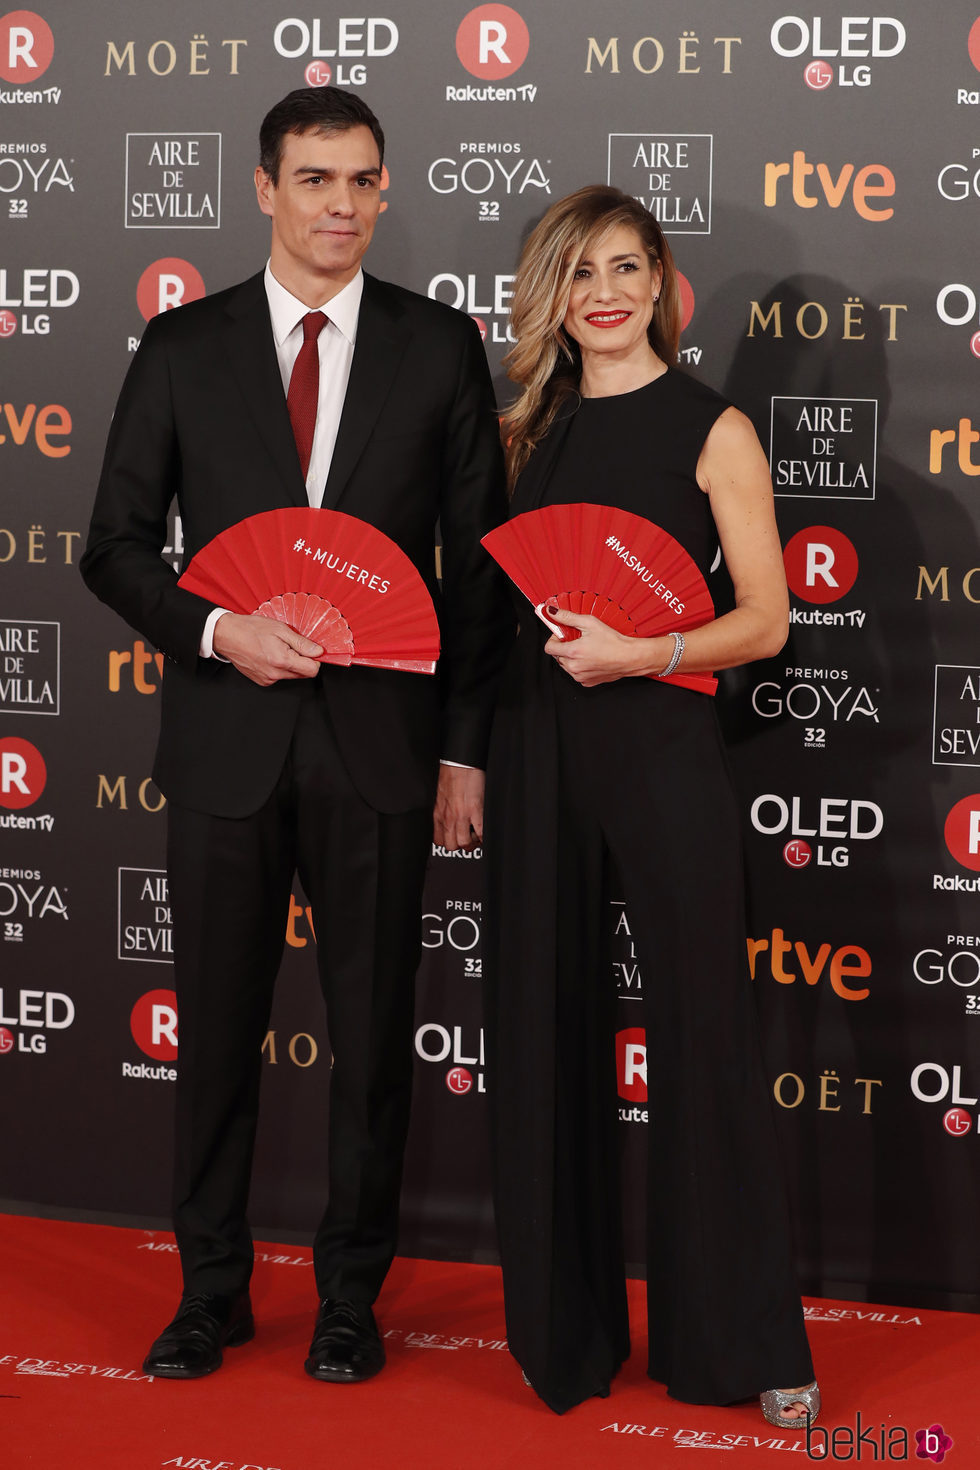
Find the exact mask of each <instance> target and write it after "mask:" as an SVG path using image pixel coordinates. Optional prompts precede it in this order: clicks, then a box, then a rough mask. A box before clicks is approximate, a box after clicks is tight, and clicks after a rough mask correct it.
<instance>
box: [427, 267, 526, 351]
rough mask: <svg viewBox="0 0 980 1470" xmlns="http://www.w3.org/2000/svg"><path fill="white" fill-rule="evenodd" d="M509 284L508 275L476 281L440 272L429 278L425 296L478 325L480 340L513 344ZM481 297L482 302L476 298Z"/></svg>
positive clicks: (472, 275) (472, 276)
mask: <svg viewBox="0 0 980 1470" xmlns="http://www.w3.org/2000/svg"><path fill="white" fill-rule="evenodd" d="M513 284H514V277H513V276H512V275H509V276H504V275H495V276H490V277H489V278H480V277H477V276H476V275H475V274H470V275H467V276H457V275H454V274H453V273H452V272H451V271H443V272H442V274H441V275H438V276H433V277H432V279H431V280H430V282H429V286H428V291H427V295H429V296H430V297H431V298H432V300H433V301H445V302H447V303H448V305H449V306H454V307H455V308H456V310H457V311H466V312H468V313H469V315H470V316H471V317H473V318H474V320H475V321H476V323H477V325H478V326H479V328H480V332H481V335H482V336H483V339H484V341H487V340H489V341H491V342H501V343H513V342H516V341H517V338H516V337H515V336H514V334H513V331H512V330H511V325H510V302H511V297H512V296H513V294H514V292H513V289H512V288H513ZM481 296H482V297H483V298H484V299H483V301H480V299H479V298H480V297H481ZM488 317H489V318H490V320H489V321H488V320H487V318H488Z"/></svg>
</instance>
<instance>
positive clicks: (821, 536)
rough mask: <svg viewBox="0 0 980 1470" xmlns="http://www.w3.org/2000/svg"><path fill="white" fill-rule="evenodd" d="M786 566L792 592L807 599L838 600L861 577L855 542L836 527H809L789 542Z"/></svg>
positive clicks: (812, 600)
mask: <svg viewBox="0 0 980 1470" xmlns="http://www.w3.org/2000/svg"><path fill="white" fill-rule="evenodd" d="M783 565H784V566H785V568H786V580H787V582H788V583H789V587H790V591H791V592H793V593H794V594H795V595H796V596H797V597H799V598H802V600H803V601H804V602H816V603H824V602H837V601H838V599H839V598H841V597H845V596H846V595H847V593H848V592H850V590H851V588H852V587H853V586H854V583H855V581H856V580H857V574H858V556H857V552H856V551H855V549H854V545H853V543H852V542H851V541H849V540H848V538H847V537H846V536H845V535H844V533H843V532H842V531H838V530H837V529H836V528H835V527H833V526H807V527H806V528H805V529H804V530H802V531H797V533H796V535H795V536H793V537H791V538H790V540H789V541H787V543H786V549H785V550H784V552H783Z"/></svg>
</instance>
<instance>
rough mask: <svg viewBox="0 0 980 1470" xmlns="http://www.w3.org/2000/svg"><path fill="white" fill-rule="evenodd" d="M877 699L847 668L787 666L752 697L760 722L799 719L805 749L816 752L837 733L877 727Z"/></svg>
mask: <svg viewBox="0 0 980 1470" xmlns="http://www.w3.org/2000/svg"><path fill="white" fill-rule="evenodd" d="M828 616H830V615H828ZM877 698H878V691H877V689H871V688H870V687H869V686H868V685H867V684H857V683H855V682H853V681H852V679H851V676H850V673H849V671H848V670H847V669H838V668H829V667H825V668H792V667H787V668H785V669H784V670H783V673H782V677H781V678H778V679H775V678H771V679H762V680H760V682H759V683H758V684H756V686H755V688H754V689H753V690H752V695H751V700H752V709H753V711H754V713H755V714H756V715H757V716H758V717H759V719H761V720H781V721H785V720H796V721H797V722H798V724H799V725H800V726H801V727H802V731H803V744H804V746H806V747H807V748H808V749H814V750H824V749H826V748H827V744H828V741H829V738H830V737H831V735H832V734H833V733H834V732H835V731H838V730H843V729H847V728H855V727H856V728H862V727H866V726H867V725H868V724H869V723H871V724H874V725H877V724H878V723H879V718H878V715H879V711H878V703H877Z"/></svg>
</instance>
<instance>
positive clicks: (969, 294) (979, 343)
mask: <svg viewBox="0 0 980 1470" xmlns="http://www.w3.org/2000/svg"><path fill="white" fill-rule="evenodd" d="M936 315H937V316H938V317H939V320H940V321H941V322H943V323H945V325H946V326H947V327H967V326H968V327H969V328H970V329H971V333H970V351H971V352H972V353H973V356H974V357H980V332H978V331H977V330H976V328H977V327H978V326H980V312H978V310H977V293H976V292H975V291H974V290H973V288H972V286H964V285H962V284H960V283H959V282H954V283H953V284H951V285H949V286H943V287H942V289H941V290H940V292H939V295H938V296H937V297H936Z"/></svg>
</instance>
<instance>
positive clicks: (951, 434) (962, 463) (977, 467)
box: [929, 418, 980, 475]
mask: <svg viewBox="0 0 980 1470" xmlns="http://www.w3.org/2000/svg"><path fill="white" fill-rule="evenodd" d="M978 440H980V433H978V432H977V430H976V429H975V428H974V427H973V422H972V420H971V419H968V418H962V419H960V420H959V423H958V424H957V426H956V428H955V429H931V430H930V431H929V473H930V475H940V474H942V471H943V458H944V456H945V452H946V448H947V446H952V445H954V444H955V445H956V465H957V468H958V469H959V471H960V474H962V475H980V464H976V463H975V462H974V459H973V455H972V453H971V450H972V447H973V445H974V444H976V443H977V441H978Z"/></svg>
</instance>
